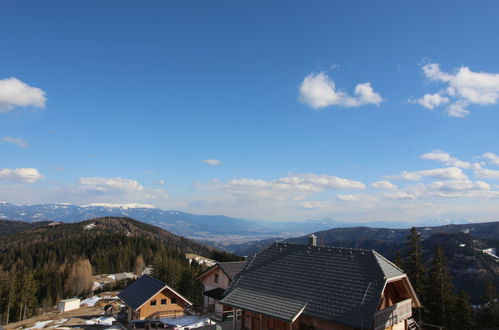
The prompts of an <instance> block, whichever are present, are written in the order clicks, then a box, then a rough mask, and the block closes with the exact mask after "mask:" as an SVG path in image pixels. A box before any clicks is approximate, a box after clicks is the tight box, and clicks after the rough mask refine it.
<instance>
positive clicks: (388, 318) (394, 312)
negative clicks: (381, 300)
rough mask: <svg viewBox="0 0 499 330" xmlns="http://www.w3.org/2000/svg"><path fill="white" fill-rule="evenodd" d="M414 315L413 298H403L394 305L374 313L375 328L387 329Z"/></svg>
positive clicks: (378, 329) (376, 329)
mask: <svg viewBox="0 0 499 330" xmlns="http://www.w3.org/2000/svg"><path fill="white" fill-rule="evenodd" d="M411 316H412V299H410V298H409V299H406V300H402V301H401V302H399V303H396V304H395V305H393V306H390V307H387V308H385V309H382V310H380V311H377V312H376V314H375V315H374V330H380V329H386V328H388V327H390V326H392V325H394V324H397V323H399V322H401V321H403V320H406V319H408V318H410V317H411Z"/></svg>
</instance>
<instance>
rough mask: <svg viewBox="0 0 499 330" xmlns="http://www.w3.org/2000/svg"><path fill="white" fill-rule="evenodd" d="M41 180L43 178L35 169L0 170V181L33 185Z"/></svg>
mask: <svg viewBox="0 0 499 330" xmlns="http://www.w3.org/2000/svg"><path fill="white" fill-rule="evenodd" d="M43 178H44V176H43V175H42V174H40V172H38V170H37V169H36V168H16V169H10V168H4V169H1V170H0V179H4V180H8V181H14V182H24V183H34V182H36V181H38V180H41V179H43Z"/></svg>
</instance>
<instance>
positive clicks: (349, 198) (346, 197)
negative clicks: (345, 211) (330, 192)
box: [336, 194, 376, 202]
mask: <svg viewBox="0 0 499 330" xmlns="http://www.w3.org/2000/svg"><path fill="white" fill-rule="evenodd" d="M336 199H337V200H339V201H344V202H359V201H375V200H376V197H374V196H369V195H361V194H338V195H336Z"/></svg>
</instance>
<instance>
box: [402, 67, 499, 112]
mask: <svg viewBox="0 0 499 330" xmlns="http://www.w3.org/2000/svg"><path fill="white" fill-rule="evenodd" d="M422 69H423V73H424V75H425V76H426V78H427V79H429V80H430V81H435V82H440V83H443V84H445V85H446V87H445V88H443V89H441V90H440V91H439V92H437V93H433V94H426V95H424V96H423V97H421V98H419V99H417V100H409V101H410V102H413V103H418V104H420V105H422V106H424V107H425V108H427V109H433V108H436V107H439V106H440V105H442V104H446V103H448V104H449V106H448V107H447V108H446V112H447V114H448V115H449V116H452V117H464V116H466V115H468V114H469V113H470V111H469V109H468V107H469V106H470V105H494V104H497V103H498V102H499V74H497V73H488V72H474V71H471V70H470V68H468V67H466V66H462V67H460V68H458V69H456V70H455V71H454V72H453V73H448V72H444V71H442V70H441V69H440V65H439V64H437V63H429V64H426V65H424V66H423V67H422Z"/></svg>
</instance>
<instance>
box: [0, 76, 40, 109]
mask: <svg viewBox="0 0 499 330" xmlns="http://www.w3.org/2000/svg"><path fill="white" fill-rule="evenodd" d="M46 101H47V98H46V97H45V92H44V91H43V90H41V89H40V88H36V87H31V86H29V85H28V84H26V83H23V82H22V81H20V80H19V79H17V78H7V79H3V80H0V113H2V112H8V111H10V110H12V109H14V108H15V107H26V106H29V105H32V106H34V107H38V108H44V107H45V102H46Z"/></svg>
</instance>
